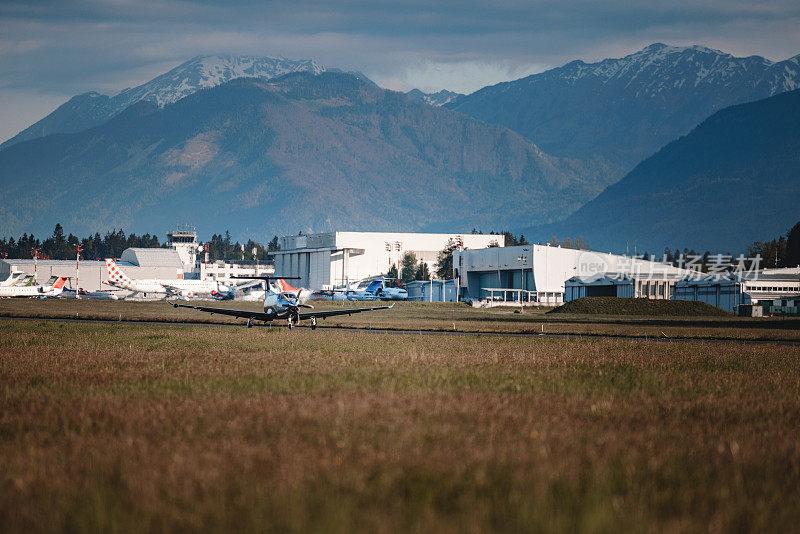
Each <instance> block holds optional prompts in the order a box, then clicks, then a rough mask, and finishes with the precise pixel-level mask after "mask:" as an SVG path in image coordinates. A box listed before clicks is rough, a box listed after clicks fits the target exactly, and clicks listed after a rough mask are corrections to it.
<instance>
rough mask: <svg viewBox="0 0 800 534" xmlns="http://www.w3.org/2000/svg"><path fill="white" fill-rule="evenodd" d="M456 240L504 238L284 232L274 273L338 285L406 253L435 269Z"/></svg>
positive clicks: (305, 282)
mask: <svg viewBox="0 0 800 534" xmlns="http://www.w3.org/2000/svg"><path fill="white" fill-rule="evenodd" d="M451 239H454V240H457V241H459V242H460V243H462V244H463V246H464V247H466V248H470V249H472V248H486V247H488V246H490V245H491V246H495V245H496V246H497V247H502V246H503V245H504V244H505V237H504V236H502V235H494V234H427V233H425V234H423V233H400V232H327V233H321V234H309V235H296V236H284V237H281V238H280V240H279V245H280V250H278V251H275V252H272V253H271V254H272V257H273V259H274V262H275V263H274V266H275V272H276V273H278V274H281V275H283V276H298V277H300V280H298V281H297V282H296V283H295V282H292V283H293V285H302V286H303V287H308V288H311V289H315V290H319V289H334V288H338V287H342V286H345V285H348V284H350V283H352V282H356V281H358V280H363V279H364V278H370V277H373V276H378V275H381V274H386V273H387V272H388V271H389V268H390V267H391V266H392V265H395V266H399V265H400V264H401V263H402V260H403V255H404V254H405V253H406V252H413V253H414V255H415V256H416V257H417V262H420V261H423V262H425V263H427V264H428V269H430V271H431V272H433V271H434V270H435V268H436V261H437V257H438V255H439V252H440V251H442V250H443V249H444V248H445V247H446V246H447V243H448V241H449V240H451Z"/></svg>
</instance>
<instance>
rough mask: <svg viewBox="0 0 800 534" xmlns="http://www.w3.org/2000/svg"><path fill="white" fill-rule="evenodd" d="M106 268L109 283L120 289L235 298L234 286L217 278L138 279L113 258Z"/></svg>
mask: <svg viewBox="0 0 800 534" xmlns="http://www.w3.org/2000/svg"><path fill="white" fill-rule="evenodd" d="M106 268H107V270H108V282H107V283H108V285H110V286H114V287H116V288H119V289H127V290H128V291H133V292H134V293H142V294H144V295H161V296H163V297H165V298H166V297H181V298H192V297H208V298H215V299H231V298H233V288H231V287H230V286H228V285H226V284H223V283H222V282H218V281H216V280H178V279H175V280H171V279H156V278H149V279H143V280H137V279H135V278H130V277H128V276H127V275H125V273H123V272H122V270H121V269H120V268H119V267H118V266H117V264H116V263H115V262H114V260H112V259H111V258H107V259H106Z"/></svg>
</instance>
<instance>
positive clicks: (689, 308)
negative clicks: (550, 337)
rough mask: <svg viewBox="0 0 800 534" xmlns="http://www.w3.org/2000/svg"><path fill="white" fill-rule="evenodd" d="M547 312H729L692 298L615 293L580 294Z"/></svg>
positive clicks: (704, 314)
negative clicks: (582, 295) (674, 298)
mask: <svg viewBox="0 0 800 534" xmlns="http://www.w3.org/2000/svg"><path fill="white" fill-rule="evenodd" d="M549 313H572V314H591V315H654V316H671V317H690V316H694V317H714V316H723V315H731V314H730V313H729V312H726V311H725V310H721V309H719V308H716V307H714V306H712V305H710V304H706V303H705V302H699V301H696V300H651V299H644V298H642V299H626V298H618V297H583V298H579V299H576V300H573V301H571V302H567V303H566V304H564V305H563V306H559V307H558V308H556V309H554V310H552V311H551V312H549Z"/></svg>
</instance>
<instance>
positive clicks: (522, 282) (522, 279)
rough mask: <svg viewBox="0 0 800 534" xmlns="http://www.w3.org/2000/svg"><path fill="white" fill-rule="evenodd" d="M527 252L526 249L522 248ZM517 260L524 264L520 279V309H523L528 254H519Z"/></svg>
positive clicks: (521, 268)
mask: <svg viewBox="0 0 800 534" xmlns="http://www.w3.org/2000/svg"><path fill="white" fill-rule="evenodd" d="M522 250H523V252H525V249H522ZM517 261H518V262H520V263H521V264H522V266H521V267H520V270H519V271H520V273H519V274H520V281H519V311H522V292H523V291H524V289H525V264H526V263H528V256H524V255H522V256H519V257H518V258H517Z"/></svg>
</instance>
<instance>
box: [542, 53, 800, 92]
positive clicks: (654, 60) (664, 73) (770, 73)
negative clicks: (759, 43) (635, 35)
mask: <svg viewBox="0 0 800 534" xmlns="http://www.w3.org/2000/svg"><path fill="white" fill-rule="evenodd" d="M799 61H800V55H798V56H795V57H793V58H791V59H788V60H786V61H781V62H779V63H774V62H772V61H770V60H768V59H765V58H763V57H761V56H750V57H744V58H737V57H734V56H733V55H731V54H727V53H725V52H721V51H719V50H714V49H712V48H707V47H705V46H699V45H693V46H688V47H682V46H667V45H665V44H662V43H656V44H652V45H650V46H648V47H646V48H644V49H643V50H640V51H639V52H636V53H635V54H631V55H629V56H626V57H623V58H620V59H605V60H603V61H601V62H599V63H590V64H587V63H584V62H583V61H573V62H572V63H569V64H567V65H565V66H564V67H562V72H560V73H558V75H559V76H560V77H562V78H563V79H564V80H565V81H567V82H572V83H573V84H574V83H579V81H580V80H582V79H586V78H595V79H597V80H599V81H601V82H602V83H603V84H609V83H615V82H621V83H624V84H625V85H626V86H628V87H635V89H636V91H637V95H641V96H648V97H650V98H654V97H656V96H658V95H659V94H661V93H664V92H669V91H673V90H674V89H676V88H677V89H682V88H684V87H700V86H703V85H705V86H710V87H715V88H719V87H726V86H732V87H735V86H737V85H739V84H741V83H742V81H744V80H749V81H750V82H752V83H753V85H754V87H763V88H764V90H765V91H766V92H768V93H769V94H768V95H767V96H772V95H775V94H778V93H783V92H786V91H792V90H794V89H797V88H798V87H800V76H799V74H800V70H798V62H799ZM550 72H551V73H552V74H555V72H553V71H550ZM534 76H535V75H534ZM534 76H529V77H528V78H527V80H528V82H529V83H535V81H534V80H532V78H534Z"/></svg>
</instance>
